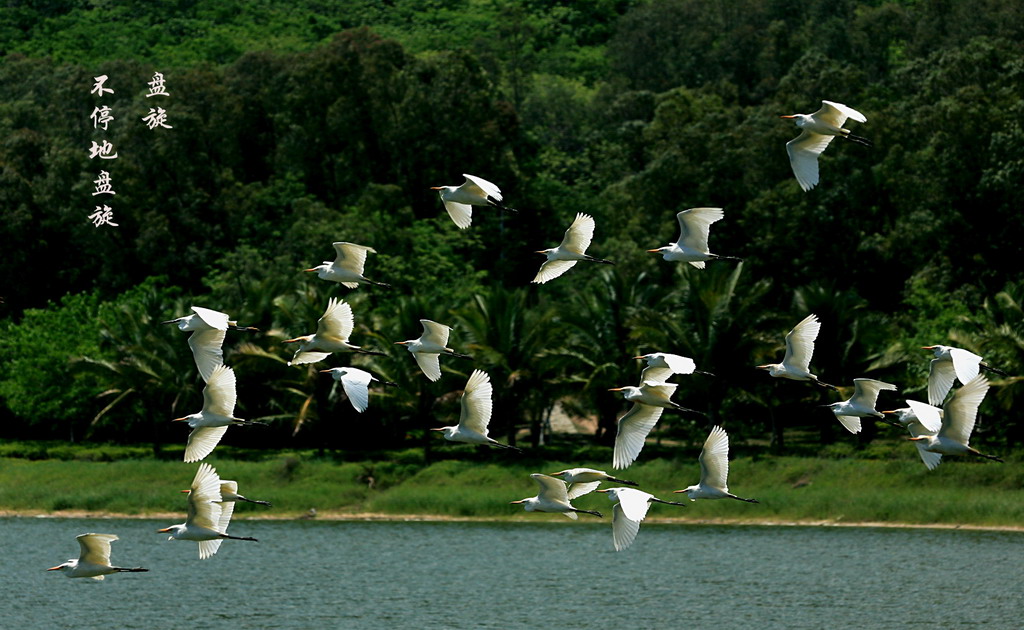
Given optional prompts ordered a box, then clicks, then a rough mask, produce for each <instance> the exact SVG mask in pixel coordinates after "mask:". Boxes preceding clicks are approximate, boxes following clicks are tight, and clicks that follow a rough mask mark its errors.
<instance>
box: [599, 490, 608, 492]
mask: <svg viewBox="0 0 1024 630" xmlns="http://www.w3.org/2000/svg"><path fill="white" fill-rule="evenodd" d="M598 492H608V490H598Z"/></svg>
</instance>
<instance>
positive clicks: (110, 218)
mask: <svg viewBox="0 0 1024 630" xmlns="http://www.w3.org/2000/svg"><path fill="white" fill-rule="evenodd" d="M89 219H90V220H91V221H92V224H93V226H95V227H99V226H101V225H112V226H114V227H118V225H117V224H116V223H114V211H113V210H112V209H111V208H110V206H102V207H101V206H96V211H95V212H93V213H92V214H90V215H89Z"/></svg>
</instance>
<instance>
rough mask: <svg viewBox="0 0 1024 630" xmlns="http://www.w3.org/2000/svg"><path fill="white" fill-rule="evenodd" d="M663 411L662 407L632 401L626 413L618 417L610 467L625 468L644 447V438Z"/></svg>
mask: <svg viewBox="0 0 1024 630" xmlns="http://www.w3.org/2000/svg"><path fill="white" fill-rule="evenodd" d="M662 411H664V409H663V408H662V407H655V406H653V405H645V404H643V403H633V407H632V408H631V409H630V410H629V411H628V412H626V415H624V416H622V417H621V418H619V426H618V433H617V434H616V435H615V450H614V452H613V453H612V467H613V468H626V467H627V466H629V465H630V464H632V463H633V462H634V461H636V458H637V456H638V455H639V454H640V451H641V450H643V448H644V440H646V439H647V435H648V434H649V433H650V432H651V429H653V428H654V425H655V424H657V423H658V418H660V417H661V413H662Z"/></svg>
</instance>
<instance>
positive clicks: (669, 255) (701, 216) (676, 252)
mask: <svg viewBox="0 0 1024 630" xmlns="http://www.w3.org/2000/svg"><path fill="white" fill-rule="evenodd" d="M724 216H725V213H724V212H723V211H722V209H721V208H690V209H689V210H682V211H680V212H679V213H677V214H676V220H677V221H679V238H678V239H676V242H675V243H669V244H668V245H666V246H664V247H659V248H657V249H649V250H647V251H649V252H651V253H652V254H661V257H662V258H664V259H665V260H669V261H673V262H688V263H690V264H691V265H693V266H694V267H696V268H697V269H703V268H704V261H706V260H743V259H742V258H736V257H735V256H719V255H718V254H712V253H711V251H710V250H709V249H708V231H709V229H710V228H711V224H712V223H714V222H715V221H718V220H719V219H721V218H722V217H724Z"/></svg>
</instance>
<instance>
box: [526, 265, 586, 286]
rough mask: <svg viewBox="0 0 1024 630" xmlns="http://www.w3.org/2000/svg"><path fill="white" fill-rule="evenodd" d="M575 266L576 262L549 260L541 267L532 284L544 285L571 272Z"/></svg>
mask: <svg viewBox="0 0 1024 630" xmlns="http://www.w3.org/2000/svg"><path fill="white" fill-rule="evenodd" d="M575 264H576V261H575V260H549V261H547V262H545V263H544V264H543V265H541V266H540V270H538V271H537V275H536V276H535V277H534V278H533V280H531V281H530V282H533V283H536V284H544V283H545V282H547V281H549V280H554V279H555V278H557V277H558V276H560V275H562V274H563V273H565V272H566V271H569V270H570V269H572V268H573V266H574V265H575Z"/></svg>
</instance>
